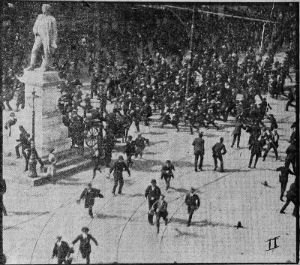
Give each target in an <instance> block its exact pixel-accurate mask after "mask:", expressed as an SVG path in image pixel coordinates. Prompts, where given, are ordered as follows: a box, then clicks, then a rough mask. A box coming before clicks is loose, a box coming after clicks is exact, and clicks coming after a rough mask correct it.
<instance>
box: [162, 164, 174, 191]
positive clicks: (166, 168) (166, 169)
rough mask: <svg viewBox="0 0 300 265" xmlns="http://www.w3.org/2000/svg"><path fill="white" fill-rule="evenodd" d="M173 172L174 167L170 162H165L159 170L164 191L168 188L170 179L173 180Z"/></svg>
mask: <svg viewBox="0 0 300 265" xmlns="http://www.w3.org/2000/svg"><path fill="white" fill-rule="evenodd" d="M173 171H175V167H174V165H173V164H172V162H171V161H170V160H167V161H166V163H165V164H164V165H163V166H162V168H161V179H165V181H166V190H168V189H169V188H170V181H171V178H174V174H173Z"/></svg>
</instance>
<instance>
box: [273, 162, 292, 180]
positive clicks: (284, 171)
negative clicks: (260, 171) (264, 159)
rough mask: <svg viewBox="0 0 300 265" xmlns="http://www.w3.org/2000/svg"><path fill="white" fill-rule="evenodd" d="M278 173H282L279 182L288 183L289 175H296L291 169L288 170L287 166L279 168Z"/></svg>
mask: <svg viewBox="0 0 300 265" xmlns="http://www.w3.org/2000/svg"><path fill="white" fill-rule="evenodd" d="M276 171H280V174H279V182H287V181H288V178H289V174H291V175H295V173H294V172H293V171H291V170H290V169H289V168H286V167H285V166H283V167H279V168H277V169H276Z"/></svg>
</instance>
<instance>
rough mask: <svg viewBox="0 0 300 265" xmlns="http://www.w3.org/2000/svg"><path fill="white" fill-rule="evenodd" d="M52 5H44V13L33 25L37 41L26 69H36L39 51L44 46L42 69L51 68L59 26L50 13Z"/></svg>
mask: <svg viewBox="0 0 300 265" xmlns="http://www.w3.org/2000/svg"><path fill="white" fill-rule="evenodd" d="M50 10H51V6H50V5H48V4H43V5H42V12H43V14H40V15H38V17H37V19H36V21H35V24H34V26H33V33H34V35H35V41H34V45H33V48H32V52H31V60H30V66H29V67H28V68H27V69H26V70H28V71H32V70H34V69H35V64H36V59H37V54H38V51H39V50H40V49H41V47H42V46H43V50H44V56H43V62H42V65H41V68H40V69H41V70H42V71H48V70H50V67H49V65H50V59H51V55H52V54H53V53H54V51H55V49H56V48H57V46H56V40H57V26H56V20H55V18H54V17H53V16H51V15H50Z"/></svg>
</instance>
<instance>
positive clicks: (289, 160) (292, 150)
mask: <svg viewBox="0 0 300 265" xmlns="http://www.w3.org/2000/svg"><path fill="white" fill-rule="evenodd" d="M297 152H298V151H297V147H296V145H295V143H292V144H290V146H289V147H288V148H287V149H286V154H287V155H286V158H285V167H286V168H289V167H290V164H292V166H293V171H294V172H296V159H297Z"/></svg>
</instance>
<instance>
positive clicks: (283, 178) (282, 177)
mask: <svg viewBox="0 0 300 265" xmlns="http://www.w3.org/2000/svg"><path fill="white" fill-rule="evenodd" d="M276 171H280V174H279V182H280V185H281V193H280V200H281V201H283V199H282V198H283V194H284V192H285V189H286V185H287V183H288V181H289V174H291V175H295V173H294V172H292V171H291V170H290V169H289V168H286V167H284V166H283V167H279V168H277V169H276Z"/></svg>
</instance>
